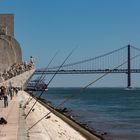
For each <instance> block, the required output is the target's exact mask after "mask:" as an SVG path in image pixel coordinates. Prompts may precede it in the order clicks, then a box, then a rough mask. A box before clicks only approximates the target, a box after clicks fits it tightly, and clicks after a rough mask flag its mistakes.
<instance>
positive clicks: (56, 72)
mask: <svg viewBox="0 0 140 140" xmlns="http://www.w3.org/2000/svg"><path fill="white" fill-rule="evenodd" d="M74 50H75V49H73V50H72V51H71V52H70V53H69V55H68V56H67V57H66V58H65V60H64V61H63V62H62V64H61V65H60V66H59V68H58V70H57V71H56V72H55V73H54V75H53V76H52V78H51V79H50V81H49V82H48V84H47V85H48V86H49V84H50V83H51V81H52V80H53V79H54V77H55V75H56V74H57V73H58V72H59V70H60V69H61V68H62V66H63V65H64V64H65V62H66V61H67V59H68V58H69V57H70V56H71V55H72V53H73V52H74ZM43 93H44V91H42V92H41V93H40V95H39V96H38V98H37V99H36V101H35V103H34V104H33V106H32V107H31V109H30V110H29V112H28V113H27V115H26V116H25V119H26V118H27V117H28V115H29V114H30V112H31V110H32V109H33V107H34V106H35V105H36V103H37V102H38V100H39V99H40V97H41V96H42V94H43Z"/></svg>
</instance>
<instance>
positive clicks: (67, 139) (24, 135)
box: [0, 91, 100, 140]
mask: <svg viewBox="0 0 140 140" xmlns="http://www.w3.org/2000/svg"><path fill="white" fill-rule="evenodd" d="M28 98H29V95H28V94H27V93H26V92H25V91H19V92H18V95H17V96H14V98H13V99H12V100H10V99H9V105H8V107H7V108H4V107H3V106H4V105H3V100H0V117H3V118H5V119H6V120H7V124H5V125H0V140H86V138H85V137H84V136H82V135H81V134H80V133H79V132H78V131H76V130H75V129H73V128H72V127H71V126H70V125H68V124H67V123H66V122H64V121H63V120H62V119H61V118H59V117H57V116H56V115H54V114H53V113H51V114H50V118H49V119H43V120H42V121H41V122H40V123H38V124H37V125H36V126H35V127H33V128H32V129H31V130H30V131H28V129H29V128H30V127H31V126H32V125H33V124H34V123H35V122H36V121H38V120H39V119H40V118H41V117H42V116H44V115H45V114H46V113H48V112H49V110H48V109H47V108H45V107H44V106H43V105H41V104H40V103H37V104H36V106H35V107H34V111H32V112H31V113H30V115H29V116H28V117H27V119H25V114H24V112H25V113H26V114H27V112H28V111H29V109H30V108H31V106H32V105H33V103H34V102H35V100H34V99H33V100H32V101H31V102H30V103H29V104H28V105H27V106H26V109H25V110H23V108H22V107H21V106H23V105H24V104H25V102H26V101H27V99H28ZM92 140H100V139H99V138H97V137H96V136H95V137H94V138H93V139H92Z"/></svg>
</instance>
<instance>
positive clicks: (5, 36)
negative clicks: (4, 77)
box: [0, 14, 22, 71]
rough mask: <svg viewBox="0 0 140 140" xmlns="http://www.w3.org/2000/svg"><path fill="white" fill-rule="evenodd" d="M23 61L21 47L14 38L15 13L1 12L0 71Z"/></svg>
mask: <svg viewBox="0 0 140 140" xmlns="http://www.w3.org/2000/svg"><path fill="white" fill-rule="evenodd" d="M21 62H22V52H21V47H20V44H19V43H18V41H17V40H16V39H15V38H14V14H0V71H4V70H8V68H9V67H10V66H12V65H13V64H15V63H16V64H20V63H21Z"/></svg>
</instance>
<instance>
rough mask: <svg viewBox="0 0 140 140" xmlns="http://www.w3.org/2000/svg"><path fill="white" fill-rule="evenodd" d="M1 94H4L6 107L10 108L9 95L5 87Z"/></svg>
mask: <svg viewBox="0 0 140 140" xmlns="http://www.w3.org/2000/svg"><path fill="white" fill-rule="evenodd" d="M1 92H2V94H3V100H4V107H8V95H7V91H6V87H5V86H3V88H2V89H1Z"/></svg>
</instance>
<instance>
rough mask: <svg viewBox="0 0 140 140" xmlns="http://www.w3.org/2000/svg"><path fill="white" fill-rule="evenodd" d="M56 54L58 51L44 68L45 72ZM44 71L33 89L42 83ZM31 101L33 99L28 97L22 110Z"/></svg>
mask: <svg viewBox="0 0 140 140" xmlns="http://www.w3.org/2000/svg"><path fill="white" fill-rule="evenodd" d="M58 52H59V51H57V52H56V53H55V54H54V56H53V57H52V59H51V60H50V62H49V63H48V65H47V66H46V68H45V70H47V69H48V68H49V66H50V64H51V63H52V62H53V60H54V58H55V57H56V55H57V54H58ZM45 70H44V71H43V73H42V74H41V76H40V78H39V80H38V81H37V83H36V84H35V86H34V89H35V87H36V86H37V85H38V84H39V83H40V82H41V81H43V80H44V79H45V77H46V74H45ZM44 74H45V75H44ZM43 75H44V77H43ZM35 95H36V94H35ZM32 99H33V97H32V98H31V97H29V98H28V99H27V102H26V103H25V105H24V106H23V108H25V107H26V105H27V104H29V102H30V101H31V100H32Z"/></svg>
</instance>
